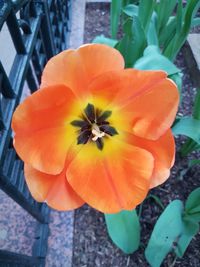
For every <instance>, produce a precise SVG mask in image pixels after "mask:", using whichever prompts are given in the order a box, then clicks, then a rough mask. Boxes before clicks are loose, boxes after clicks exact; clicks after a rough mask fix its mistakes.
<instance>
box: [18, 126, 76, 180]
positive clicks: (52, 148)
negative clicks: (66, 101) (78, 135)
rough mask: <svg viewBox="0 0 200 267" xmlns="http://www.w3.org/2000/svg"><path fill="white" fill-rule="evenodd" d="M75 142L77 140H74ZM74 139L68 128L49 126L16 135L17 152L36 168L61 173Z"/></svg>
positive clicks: (49, 172) (50, 172)
mask: <svg viewBox="0 0 200 267" xmlns="http://www.w3.org/2000/svg"><path fill="white" fill-rule="evenodd" d="M73 141H74V144H75V142H76V140H73ZM73 141H72V140H71V138H70V135H69V138H68V128H67V127H61V128H48V129H44V130H40V131H36V132H34V133H32V134H29V135H24V136H23V135H21V136H20V135H16V136H15V138H14V147H15V149H16V151H17V154H18V155H19V156H20V158H21V159H22V160H23V161H24V162H25V163H28V164H30V165H31V166H33V167H34V168H35V169H37V170H39V171H41V172H45V173H48V174H54V175H55V174H59V173H60V172H61V171H62V169H63V168H64V164H65V160H66V156H67V152H68V150H69V148H70V147H71V146H72V143H73Z"/></svg>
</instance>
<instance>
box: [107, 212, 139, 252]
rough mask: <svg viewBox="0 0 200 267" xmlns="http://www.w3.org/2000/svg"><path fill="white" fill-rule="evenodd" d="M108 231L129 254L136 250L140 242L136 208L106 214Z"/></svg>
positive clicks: (115, 241)
mask: <svg viewBox="0 0 200 267" xmlns="http://www.w3.org/2000/svg"><path fill="white" fill-rule="evenodd" d="M105 220H106V225H107V229H108V233H109V235H110V238H111V239H112V241H113V242H114V243H115V244H116V245H117V246H118V247H119V248H120V249H121V250H122V251H123V252H124V253H127V254H130V253H133V252H134V251H136V250H137V249H138V247H139V244H140V223H139V219H138V216H137V213H136V211H135V210H133V211H125V210H124V211H121V212H119V213H115V214H105Z"/></svg>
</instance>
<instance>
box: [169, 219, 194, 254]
mask: <svg viewBox="0 0 200 267" xmlns="http://www.w3.org/2000/svg"><path fill="white" fill-rule="evenodd" d="M198 231H199V225H198V223H195V222H191V221H188V220H183V232H182V234H181V236H180V237H179V238H178V240H177V246H176V247H175V249H174V251H175V253H176V255H177V257H179V258H182V257H183V255H184V253H185V251H186V249H187V247H188V246H189V244H190V242H191V240H192V238H193V237H194V236H195V235H196V234H197V233H198Z"/></svg>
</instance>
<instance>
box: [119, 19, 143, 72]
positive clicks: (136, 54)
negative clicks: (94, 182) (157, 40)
mask: <svg viewBox="0 0 200 267" xmlns="http://www.w3.org/2000/svg"><path fill="white" fill-rule="evenodd" d="M124 32H125V35H124V37H123V38H122V40H121V41H119V42H118V44H117V45H116V47H115V48H116V49H118V50H119V51H120V52H121V54H122V55H123V57H124V60H125V65H126V67H132V66H133V64H134V63H135V61H136V60H137V59H138V58H140V57H141V56H142V54H143V51H144V48H145V47H146V45H147V41H146V37H145V33H144V30H143V28H142V26H141V23H140V21H139V19H138V17H136V16H134V17H133V19H128V20H127V21H126V23H125V24H124Z"/></svg>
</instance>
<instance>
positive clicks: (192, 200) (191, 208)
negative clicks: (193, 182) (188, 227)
mask: <svg viewBox="0 0 200 267" xmlns="http://www.w3.org/2000/svg"><path fill="white" fill-rule="evenodd" d="M185 211H186V214H187V215H189V218H190V219H191V220H193V221H195V222H197V223H199V222H200V187H198V188H197V189H195V190H194V191H192V193H191V194H190V195H189V197H188V199H187V201H186V204H185Z"/></svg>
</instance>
